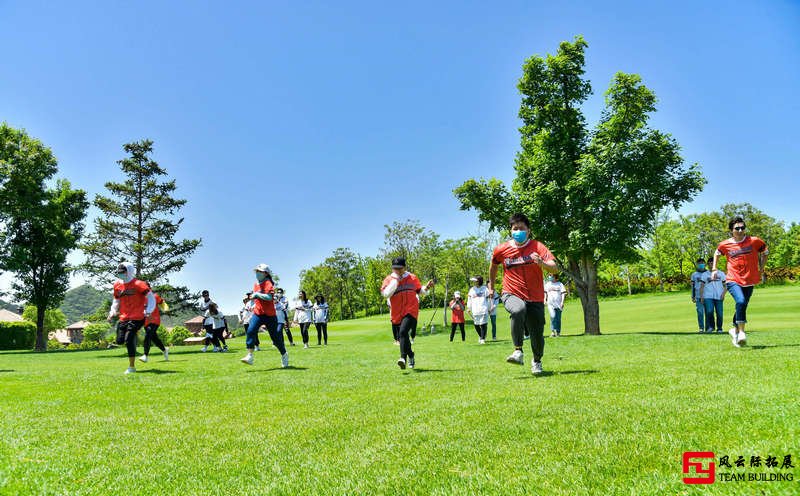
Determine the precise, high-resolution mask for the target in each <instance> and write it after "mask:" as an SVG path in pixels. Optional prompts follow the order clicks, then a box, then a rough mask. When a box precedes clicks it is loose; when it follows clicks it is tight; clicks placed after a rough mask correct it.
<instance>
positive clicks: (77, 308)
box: [59, 284, 111, 324]
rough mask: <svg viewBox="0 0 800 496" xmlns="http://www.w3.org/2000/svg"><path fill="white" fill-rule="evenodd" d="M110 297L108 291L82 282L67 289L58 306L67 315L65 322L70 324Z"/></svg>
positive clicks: (92, 311)
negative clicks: (80, 284)
mask: <svg viewBox="0 0 800 496" xmlns="http://www.w3.org/2000/svg"><path fill="white" fill-rule="evenodd" d="M110 299H111V294H110V293H106V292H105V291H100V290H99V289H95V288H93V287H92V286H90V285H88V284H84V285H83V286H78V287H77V288H73V289H70V290H69V291H67V294H66V295H65V296H64V301H63V302H62V303H61V306H60V307H59V308H61V311H62V312H64V315H66V316H67V322H68V323H69V324H72V323H73V322H77V321H79V320H81V318H82V317H84V316H85V315H89V314H92V313H94V312H95V311H96V310H97V309H98V308H100V306H102V305H103V303H104V302H106V301H107V300H110Z"/></svg>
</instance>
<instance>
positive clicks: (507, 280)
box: [492, 239, 553, 302]
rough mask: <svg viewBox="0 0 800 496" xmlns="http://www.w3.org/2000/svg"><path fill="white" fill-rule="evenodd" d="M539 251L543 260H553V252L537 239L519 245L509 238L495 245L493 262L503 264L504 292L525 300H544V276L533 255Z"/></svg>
mask: <svg viewBox="0 0 800 496" xmlns="http://www.w3.org/2000/svg"><path fill="white" fill-rule="evenodd" d="M534 253H538V254H539V256H540V257H542V260H544V261H549V260H553V254H552V253H550V250H548V249H547V247H546V246H545V245H543V244H542V243H540V242H538V241H536V240H535V239H531V240H528V241H527V242H526V243H525V244H524V245H522V246H517V243H516V242H515V241H514V240H509V241H507V242H505V243H502V244H499V245H497V246H496V247H495V249H494V252H493V253H492V262H494V263H495V264H498V265H502V266H503V269H504V271H503V292H504V293H511V294H513V295H514V296H516V297H518V298H521V299H523V300H525V301H536V302H544V278H543V275H542V269H541V267H539V264H537V263H536V262H534V261H533V259H532V258H531V255H533V254H534Z"/></svg>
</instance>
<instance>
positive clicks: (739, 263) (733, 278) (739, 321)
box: [711, 216, 769, 348]
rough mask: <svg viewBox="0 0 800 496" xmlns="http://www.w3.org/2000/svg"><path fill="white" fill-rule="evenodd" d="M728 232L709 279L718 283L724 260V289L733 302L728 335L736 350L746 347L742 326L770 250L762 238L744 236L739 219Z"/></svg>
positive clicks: (743, 224)
mask: <svg viewBox="0 0 800 496" xmlns="http://www.w3.org/2000/svg"><path fill="white" fill-rule="evenodd" d="M728 230H729V231H730V232H731V237H730V238H729V239H726V240H725V241H722V242H721V243H720V244H719V245H718V246H717V251H716V252H715V253H714V263H713V265H712V268H711V280H712V281H714V280H717V261H718V260H719V257H726V258H727V259H728V271H727V272H728V274H727V276H726V282H725V286H726V287H727V288H728V292H729V293H730V294H731V296H732V297H733V301H734V302H736V313H735V314H734V316H733V327H731V329H730V330H729V331H728V333H729V334H730V335H731V340H732V341H733V345H734V346H736V347H737V348H738V347H739V346H741V345H743V344H747V336H746V335H745V333H744V326H745V324H746V323H747V305H748V304H749V303H750V297H751V296H752V295H753V287H754V286H755V285H756V284H758V283H760V282H761V280H762V278H763V274H764V266H766V264H767V256H768V255H769V250H768V249H767V244H766V243H764V241H763V240H762V239H760V238H757V237H755V236H748V235H747V234H746V232H745V231H746V230H747V227H746V225H745V223H744V219H743V218H742V217H741V216H736V217H734V218H733V219H731V221H730V222H728Z"/></svg>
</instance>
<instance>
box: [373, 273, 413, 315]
mask: <svg viewBox="0 0 800 496" xmlns="http://www.w3.org/2000/svg"><path fill="white" fill-rule="evenodd" d="M390 282H392V274H389V275H388V276H386V278H385V279H384V280H383V284H382V285H381V291H383V290H384V289H385V288H386V286H388V285H389V283H390ZM421 289H422V284H420V282H419V279H418V278H417V276H415V275H414V274H412V273H411V272H406V273H405V274H404V275H403V277H402V278H400V280H399V281H397V290H395V292H394V294H393V295H392V296H391V297H390V298H389V304H390V305H391V307H392V311H391V319H392V324H395V325H398V324H400V321H401V320H403V317H405V316H406V315H411V316H412V317H414V318H415V319H416V318H418V317H419V300H418V299H417V294H418V293H419V291H420V290H421Z"/></svg>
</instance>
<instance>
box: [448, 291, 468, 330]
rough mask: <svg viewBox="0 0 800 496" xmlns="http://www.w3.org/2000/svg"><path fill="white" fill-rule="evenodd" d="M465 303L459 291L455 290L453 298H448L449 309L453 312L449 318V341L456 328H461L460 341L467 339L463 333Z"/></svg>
mask: <svg viewBox="0 0 800 496" xmlns="http://www.w3.org/2000/svg"><path fill="white" fill-rule="evenodd" d="M465 308H466V305H464V300H462V299H461V291H455V292H454V293H453V299H452V300H450V311H451V312H452V313H453V316H452V318H451V319H450V342H451V343H452V342H453V338H454V337H455V335H456V328H460V329H461V341H462V342H463V341H465V340H466V339H467V336H466V334H465V333H464V309H465Z"/></svg>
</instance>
